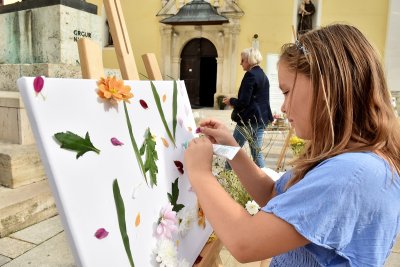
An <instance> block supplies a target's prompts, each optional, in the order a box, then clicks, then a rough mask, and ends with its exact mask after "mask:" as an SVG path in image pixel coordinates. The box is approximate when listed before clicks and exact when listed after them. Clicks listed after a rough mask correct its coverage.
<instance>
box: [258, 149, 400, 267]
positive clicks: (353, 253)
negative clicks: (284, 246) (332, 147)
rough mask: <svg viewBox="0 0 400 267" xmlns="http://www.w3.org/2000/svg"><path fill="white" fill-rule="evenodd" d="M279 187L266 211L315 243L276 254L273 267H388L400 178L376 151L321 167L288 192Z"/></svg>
mask: <svg viewBox="0 0 400 267" xmlns="http://www.w3.org/2000/svg"><path fill="white" fill-rule="evenodd" d="M290 177H291V172H287V173H286V174H284V175H283V176H282V177H281V178H280V179H279V180H278V181H277V182H276V184H275V189H276V192H277V196H275V197H274V198H273V199H271V200H270V201H269V202H268V203H267V205H266V206H265V207H263V208H262V210H263V211H265V212H269V213H273V214H274V215H275V216H277V217H279V218H281V219H283V220H285V221H286V222H288V223H289V224H291V225H293V226H294V227H295V229H296V230H297V232H298V233H300V234H301V235H302V236H304V237H305V238H306V239H307V240H309V241H310V242H311V243H309V244H308V245H306V246H304V247H301V248H298V249H295V250H292V251H290V252H288V253H285V254H282V255H279V256H276V257H274V258H273V260H272V262H271V265H270V266H271V267H275V266H279V267H283V266H287V267H289V266H290V267H295V266H303V267H307V266H310V267H311V266H335V267H339V266H340V267H342V266H356V267H358V266H360V267H361V266H362V267H365V266H383V265H384V262H385V260H386V258H387V257H388V256H389V253H390V250H391V248H392V246H393V245H394V242H395V240H396V236H397V234H398V233H399V230H400V177H399V175H398V174H397V173H396V172H395V170H392V169H391V167H390V166H389V165H388V164H387V162H386V161H385V160H383V159H382V158H380V157H379V156H377V155H376V154H374V153H371V152H358V153H344V154H341V155H338V156H335V157H332V158H330V159H327V160H325V161H323V162H322V163H320V164H319V165H318V166H316V167H315V168H313V169H312V170H310V171H309V172H308V173H307V174H306V175H305V177H304V178H303V179H302V180H301V181H299V182H298V183H296V184H295V185H293V186H291V187H290V188H289V189H288V190H286V191H285V190H284V187H285V184H286V183H287V182H288V180H289V179H290Z"/></svg>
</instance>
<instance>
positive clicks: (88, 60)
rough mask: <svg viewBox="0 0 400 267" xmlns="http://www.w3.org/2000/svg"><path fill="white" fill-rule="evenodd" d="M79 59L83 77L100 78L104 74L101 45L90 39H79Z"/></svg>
mask: <svg viewBox="0 0 400 267" xmlns="http://www.w3.org/2000/svg"><path fill="white" fill-rule="evenodd" d="M78 51H79V61H80V64H81V70H82V78H83V79H97V80H98V79H100V77H103V76H104V69H103V55H102V51H101V48H100V46H99V45H98V44H97V43H96V42H94V41H92V40H90V39H88V38H81V39H79V40H78Z"/></svg>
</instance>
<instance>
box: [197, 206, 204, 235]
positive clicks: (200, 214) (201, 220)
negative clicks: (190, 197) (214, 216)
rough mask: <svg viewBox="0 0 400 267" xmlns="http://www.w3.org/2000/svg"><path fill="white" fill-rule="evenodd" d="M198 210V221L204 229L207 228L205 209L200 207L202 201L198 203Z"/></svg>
mask: <svg viewBox="0 0 400 267" xmlns="http://www.w3.org/2000/svg"><path fill="white" fill-rule="evenodd" d="M197 204H198V210H197V219H198V221H197V223H198V225H199V226H200V227H202V228H203V229H204V228H206V216H205V215H204V211H203V209H202V208H201V207H200V203H198V202H197Z"/></svg>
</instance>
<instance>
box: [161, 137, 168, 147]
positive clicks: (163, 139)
mask: <svg viewBox="0 0 400 267" xmlns="http://www.w3.org/2000/svg"><path fill="white" fill-rule="evenodd" d="M161 141H162V143H163V145H164V146H165V147H169V144H168V141H167V139H165V138H164V137H161Z"/></svg>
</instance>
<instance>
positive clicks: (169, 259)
mask: <svg viewBox="0 0 400 267" xmlns="http://www.w3.org/2000/svg"><path fill="white" fill-rule="evenodd" d="M154 254H156V261H157V262H158V263H159V264H160V267H176V266H177V258H176V257H177V254H178V252H177V250H176V247H175V244H174V242H173V241H172V240H169V239H164V238H163V239H159V240H158V241H157V245H156V249H155V250H154Z"/></svg>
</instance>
